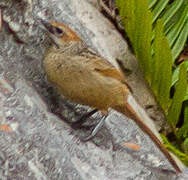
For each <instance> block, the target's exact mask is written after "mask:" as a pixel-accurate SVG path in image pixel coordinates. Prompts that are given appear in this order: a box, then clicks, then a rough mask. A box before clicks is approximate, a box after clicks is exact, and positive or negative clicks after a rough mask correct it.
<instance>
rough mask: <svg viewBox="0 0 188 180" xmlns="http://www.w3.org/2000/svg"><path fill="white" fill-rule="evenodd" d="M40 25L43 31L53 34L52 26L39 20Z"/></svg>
mask: <svg viewBox="0 0 188 180" xmlns="http://www.w3.org/2000/svg"><path fill="white" fill-rule="evenodd" d="M40 23H41V24H42V25H43V27H44V29H45V30H47V31H48V32H49V33H52V34H53V26H52V25H51V23H49V22H48V21H46V20H43V19H40Z"/></svg>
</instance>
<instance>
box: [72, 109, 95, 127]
mask: <svg viewBox="0 0 188 180" xmlns="http://www.w3.org/2000/svg"><path fill="white" fill-rule="evenodd" d="M97 111H98V109H94V110H92V111H89V112H88V113H86V114H84V115H82V117H81V118H80V119H79V120H78V121H76V122H73V123H72V125H71V126H72V128H74V129H78V128H80V127H81V126H82V125H83V123H84V122H86V121H87V119H88V118H89V117H90V116H92V115H93V114H95V113H96V112H97Z"/></svg>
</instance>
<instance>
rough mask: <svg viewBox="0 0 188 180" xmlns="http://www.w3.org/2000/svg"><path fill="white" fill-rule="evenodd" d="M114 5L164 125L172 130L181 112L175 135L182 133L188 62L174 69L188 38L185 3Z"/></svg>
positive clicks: (136, 0)
mask: <svg viewBox="0 0 188 180" xmlns="http://www.w3.org/2000/svg"><path fill="white" fill-rule="evenodd" d="M116 5H117V7H118V8H119V10H120V16H121V19H122V22H123V24H124V26H125V31H126V33H127V36H128V37H129V39H130V41H131V43H132V46H133V49H134V52H135V54H136V56H137V59H138V61H139V65H140V67H141V69H142V71H143V72H144V75H145V78H146V80H147V81H148V83H149V84H150V86H151V89H152V91H153V92H154V94H155V96H156V99H157V101H158V102H159V104H160V105H161V107H162V108H163V110H164V112H165V114H166V117H167V120H168V123H169V124H170V125H171V126H172V127H174V128H175V127H176V124H177V123H178V121H179V118H180V113H181V112H183V114H184V116H183V117H184V124H183V125H182V128H180V130H179V132H181V133H180V134H182V133H184V131H185V129H186V128H185V127H188V115H187V114H188V103H186V102H187V101H188V83H187V72H188V61H185V62H184V63H183V64H181V65H179V66H177V65H176V64H175V60H176V59H177V57H178V56H179V55H180V53H181V51H182V50H183V48H184V46H185V44H186V41H187V37H188V1H187V0H174V1H170V0H116ZM172 88H173V89H174V94H171V89H172ZM186 118H187V119H186ZM186 132H188V130H186ZM174 133H175V134H178V132H174ZM184 134H185V133H184ZM187 134H188V133H187ZM185 138H188V137H184V139H185Z"/></svg>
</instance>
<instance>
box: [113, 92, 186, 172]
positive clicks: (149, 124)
mask: <svg viewBox="0 0 188 180" xmlns="http://www.w3.org/2000/svg"><path fill="white" fill-rule="evenodd" d="M115 110H117V111H119V112H121V113H122V114H124V115H125V116H127V117H129V118H131V119H133V120H134V121H135V122H136V123H137V125H138V126H139V127H140V128H141V129H142V131H144V132H145V133H146V134H147V135H148V136H149V137H150V138H151V139H152V141H153V142H154V143H155V144H156V145H157V147H158V148H159V149H160V151H161V152H162V153H163V154H164V155H165V157H166V158H167V159H168V161H169V162H170V163H171V165H172V166H173V167H174V169H175V170H176V172H177V173H181V172H182V171H181V169H180V166H181V167H184V165H183V163H181V161H178V160H177V158H176V157H174V155H172V154H171V153H170V152H169V151H168V150H167V149H166V148H165V147H164V145H163V144H162V139H161V137H160V134H159V133H158V131H157V129H156V127H155V124H154V123H153V121H152V120H151V119H150V118H149V117H148V115H147V114H146V112H145V111H144V109H143V108H142V107H140V105H139V104H138V103H137V102H136V100H135V99H134V97H133V96H132V95H130V94H129V95H128V96H127V104H126V105H125V106H124V107H118V108H115Z"/></svg>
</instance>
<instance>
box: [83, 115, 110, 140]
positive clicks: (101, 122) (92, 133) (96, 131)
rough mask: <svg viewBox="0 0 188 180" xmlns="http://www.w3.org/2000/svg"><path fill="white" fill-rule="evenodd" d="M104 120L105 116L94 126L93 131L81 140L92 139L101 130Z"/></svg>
mask: <svg viewBox="0 0 188 180" xmlns="http://www.w3.org/2000/svg"><path fill="white" fill-rule="evenodd" d="M105 119H106V115H105V116H103V117H102V119H101V120H100V122H99V123H98V124H97V125H96V126H95V128H94V129H93V131H92V132H91V134H90V135H89V136H88V137H86V138H84V139H82V141H89V140H90V139H92V138H93V137H94V136H95V135H96V134H97V133H98V132H99V130H100V129H101V128H102V126H103V125H104V123H105Z"/></svg>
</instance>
